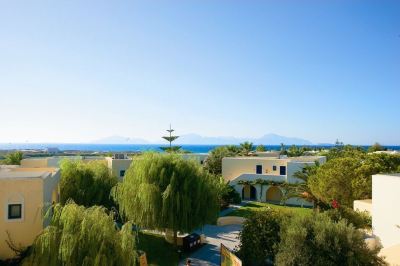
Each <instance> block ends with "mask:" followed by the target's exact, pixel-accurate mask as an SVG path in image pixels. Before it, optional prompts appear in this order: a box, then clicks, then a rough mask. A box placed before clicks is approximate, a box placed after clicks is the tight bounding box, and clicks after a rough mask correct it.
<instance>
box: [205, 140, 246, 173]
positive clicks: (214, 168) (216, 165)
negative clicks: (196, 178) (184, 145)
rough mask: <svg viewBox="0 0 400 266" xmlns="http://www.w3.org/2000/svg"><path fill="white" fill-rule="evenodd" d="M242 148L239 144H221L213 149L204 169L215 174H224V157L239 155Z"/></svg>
mask: <svg viewBox="0 0 400 266" xmlns="http://www.w3.org/2000/svg"><path fill="white" fill-rule="evenodd" d="M239 153H240V149H239V148H238V147H237V146H233V145H232V146H220V147H216V148H215V149H213V150H212V151H211V152H210V153H209V155H208V156H207V159H206V160H205V162H204V169H205V170H207V171H208V172H209V173H211V174H213V175H221V174H222V159H223V158H224V157H234V156H238V155H239Z"/></svg>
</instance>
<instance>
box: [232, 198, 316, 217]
mask: <svg viewBox="0 0 400 266" xmlns="http://www.w3.org/2000/svg"><path fill="white" fill-rule="evenodd" d="M267 207H269V208H272V209H275V210H279V211H283V212H291V213H293V214H294V215H301V216H305V215H309V214H311V213H312V209H310V208H304V207H294V206H283V205H277V204H272V203H265V202H255V201H252V202H250V203H248V204H247V205H245V206H243V207H240V208H239V209H236V210H234V211H232V212H230V213H228V214H226V215H225V216H239V217H244V218H248V217H250V216H251V215H253V214H254V213H256V212H258V211H262V210H264V209H265V208H267Z"/></svg>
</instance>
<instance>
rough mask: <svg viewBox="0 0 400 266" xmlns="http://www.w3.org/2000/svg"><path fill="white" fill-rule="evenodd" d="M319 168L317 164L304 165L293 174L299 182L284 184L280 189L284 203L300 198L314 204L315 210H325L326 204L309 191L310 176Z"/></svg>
mask: <svg viewBox="0 0 400 266" xmlns="http://www.w3.org/2000/svg"><path fill="white" fill-rule="evenodd" d="M319 167H320V164H319V163H318V162H315V164H314V165H306V166H305V167H304V168H303V169H302V170H301V171H297V172H295V173H294V174H293V176H294V177H296V178H298V179H299V180H300V182H298V183H295V184H293V183H284V184H282V187H283V188H284V191H285V194H284V201H286V200H288V199H290V198H301V199H304V200H306V201H308V202H312V203H313V204H314V208H317V209H320V210H321V209H322V210H324V209H327V208H329V205H328V204H325V203H324V202H322V201H321V200H320V199H319V198H318V197H316V196H315V195H314V194H313V192H312V191H311V189H310V185H309V179H310V176H312V175H315V173H316V172H317V169H318V168H319Z"/></svg>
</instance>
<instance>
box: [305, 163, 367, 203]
mask: <svg viewBox="0 0 400 266" xmlns="http://www.w3.org/2000/svg"><path fill="white" fill-rule="evenodd" d="M358 167H360V162H359V160H357V159H356V158H337V159H332V160H329V161H328V162H327V163H326V164H324V165H322V166H321V167H319V169H318V170H317V171H316V173H315V175H313V176H311V177H310V179H309V181H308V185H309V187H310V189H311V192H312V194H313V195H315V196H316V197H317V198H318V199H320V200H321V201H323V202H325V203H328V204H329V203H330V202H332V201H333V200H337V201H339V203H340V204H341V205H346V206H352V204H353V201H354V200H355V199H361V198H365V197H368V195H369V192H370V190H371V189H370V187H371V178H370V177H364V176H359V175H358V174H357V169H358Z"/></svg>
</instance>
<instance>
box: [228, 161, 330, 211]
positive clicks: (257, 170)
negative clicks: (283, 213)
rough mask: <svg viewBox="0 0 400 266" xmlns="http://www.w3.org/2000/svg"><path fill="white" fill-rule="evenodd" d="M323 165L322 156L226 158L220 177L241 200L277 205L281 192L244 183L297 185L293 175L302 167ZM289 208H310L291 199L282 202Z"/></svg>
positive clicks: (274, 188)
mask: <svg viewBox="0 0 400 266" xmlns="http://www.w3.org/2000/svg"><path fill="white" fill-rule="evenodd" d="M316 162H318V163H319V164H323V163H325V162H326V157H324V156H302V157H291V158H287V157H279V156H275V157H274V156H269V157H267V156H266V157H227V158H223V160H222V177H223V178H224V179H225V180H226V181H229V182H230V184H231V185H233V186H234V187H235V189H236V190H237V191H238V192H239V193H240V194H241V195H242V198H243V199H248V200H259V201H269V202H280V201H281V199H282V197H283V193H284V191H282V189H281V188H280V187H279V186H273V185H267V186H263V187H261V185H248V184H243V182H244V181H249V182H254V181H255V180H257V179H262V180H266V181H275V182H277V183H283V182H287V183H299V182H302V181H301V180H300V179H298V178H295V177H294V173H296V172H297V171H301V170H302V169H303V168H304V166H306V165H314V164H315V163H316ZM286 203H287V204H293V205H310V203H309V202H305V201H303V200H300V199H297V198H292V199H289V200H288V201H286Z"/></svg>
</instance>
